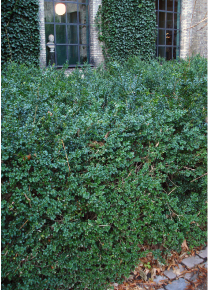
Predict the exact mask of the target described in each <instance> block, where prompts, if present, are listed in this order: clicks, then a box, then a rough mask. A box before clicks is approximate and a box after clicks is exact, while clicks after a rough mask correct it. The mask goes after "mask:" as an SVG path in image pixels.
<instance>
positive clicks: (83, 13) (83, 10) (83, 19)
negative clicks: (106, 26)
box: [79, 4, 88, 24]
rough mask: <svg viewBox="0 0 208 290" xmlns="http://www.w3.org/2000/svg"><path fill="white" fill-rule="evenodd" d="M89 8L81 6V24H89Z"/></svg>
mask: <svg viewBox="0 0 208 290" xmlns="http://www.w3.org/2000/svg"><path fill="white" fill-rule="evenodd" d="M87 16H88V15H87V6H86V5H84V4H82V5H79V23H83V24H84V23H87V22H88V18H87Z"/></svg>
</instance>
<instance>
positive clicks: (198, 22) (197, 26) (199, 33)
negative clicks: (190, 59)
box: [180, 0, 207, 58]
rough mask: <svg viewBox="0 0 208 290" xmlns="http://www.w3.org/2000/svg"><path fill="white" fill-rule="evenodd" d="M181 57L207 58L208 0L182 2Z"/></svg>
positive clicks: (184, 0) (183, 0) (186, 0)
mask: <svg viewBox="0 0 208 290" xmlns="http://www.w3.org/2000/svg"><path fill="white" fill-rule="evenodd" d="M180 46H181V49H180V57H182V58H185V57H187V56H192V55H196V54H200V55H201V56H204V57H207V0H182V6H181V43H180Z"/></svg>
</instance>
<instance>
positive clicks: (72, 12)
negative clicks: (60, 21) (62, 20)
mask: <svg viewBox="0 0 208 290" xmlns="http://www.w3.org/2000/svg"><path fill="white" fill-rule="evenodd" d="M66 13H67V22H68V23H77V4H73V3H67V4H66Z"/></svg>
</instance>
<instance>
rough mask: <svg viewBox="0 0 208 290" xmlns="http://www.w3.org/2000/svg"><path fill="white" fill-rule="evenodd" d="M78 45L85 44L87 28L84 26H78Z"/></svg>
mask: <svg viewBox="0 0 208 290" xmlns="http://www.w3.org/2000/svg"><path fill="white" fill-rule="evenodd" d="M79 43H80V44H87V27H86V26H85V25H80V26H79Z"/></svg>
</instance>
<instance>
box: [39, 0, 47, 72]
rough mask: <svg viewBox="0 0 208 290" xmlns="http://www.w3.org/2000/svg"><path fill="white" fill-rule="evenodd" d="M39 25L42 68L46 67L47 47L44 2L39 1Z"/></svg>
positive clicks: (42, 0)
mask: <svg viewBox="0 0 208 290" xmlns="http://www.w3.org/2000/svg"><path fill="white" fill-rule="evenodd" d="M39 23H40V67H45V66H46V45H45V22H44V0H39Z"/></svg>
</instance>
